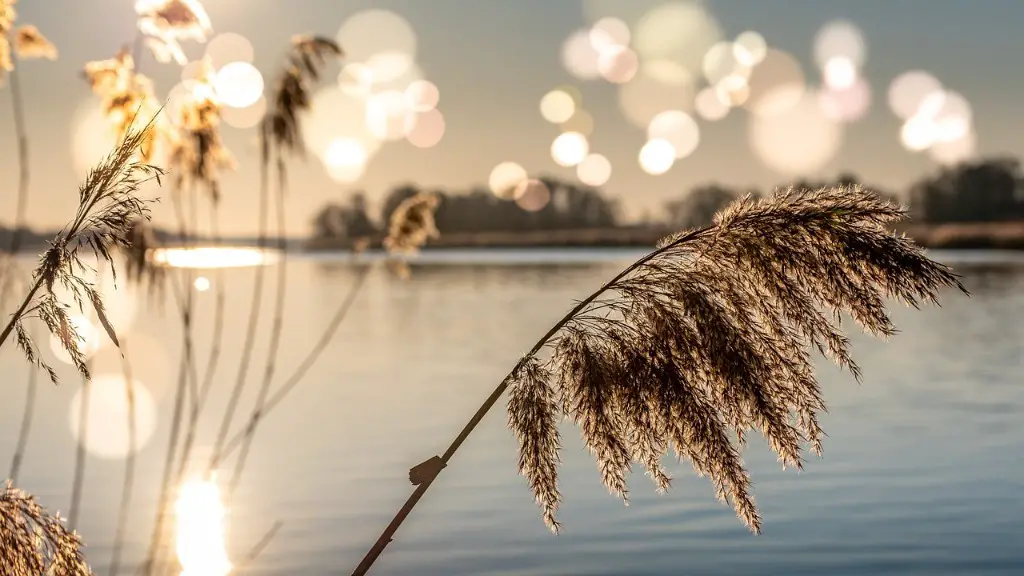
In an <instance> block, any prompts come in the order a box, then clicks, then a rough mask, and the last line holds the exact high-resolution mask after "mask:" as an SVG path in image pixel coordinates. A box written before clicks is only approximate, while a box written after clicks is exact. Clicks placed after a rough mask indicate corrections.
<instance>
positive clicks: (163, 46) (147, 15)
mask: <svg viewBox="0 0 1024 576" xmlns="http://www.w3.org/2000/svg"><path fill="white" fill-rule="evenodd" d="M135 13H136V14H137V15H138V17H139V18H138V27H139V32H141V33H142V34H144V35H145V36H146V44H147V46H149V48H150V50H152V52H153V55H154V56H155V57H156V59H157V61H158V62H162V63H165V64H166V63H168V62H171V61H172V60H173V61H175V62H177V63H178V64H179V65H181V66H184V65H185V64H187V63H188V58H187V57H186V56H185V53H184V52H183V51H182V49H181V44H180V41H181V40H196V41H198V42H205V41H206V38H207V36H208V35H209V34H210V32H212V31H213V30H212V27H211V26H210V17H209V16H207V14H206V10H205V9H204V8H203V6H202V4H200V3H199V2H198V1H197V0H138V2H136V3H135Z"/></svg>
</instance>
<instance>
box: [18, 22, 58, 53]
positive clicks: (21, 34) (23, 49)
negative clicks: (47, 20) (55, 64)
mask: <svg viewBox="0 0 1024 576" xmlns="http://www.w3.org/2000/svg"><path fill="white" fill-rule="evenodd" d="M14 49H15V50H16V51H17V53H18V58H24V59H26V60H29V59H33V58H46V59H47V60H56V59H57V47H56V46H54V45H53V43H51V42H50V41H49V40H47V39H46V37H45V36H43V34H42V33H41V32H40V31H39V29H38V28H36V27H35V26H32V25H31V24H26V25H25V26H21V27H19V28H18V29H17V30H16V31H15V33H14Z"/></svg>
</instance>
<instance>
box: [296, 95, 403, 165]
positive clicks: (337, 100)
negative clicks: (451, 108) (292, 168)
mask: <svg viewBox="0 0 1024 576" xmlns="http://www.w3.org/2000/svg"><path fill="white" fill-rule="evenodd" d="M403 100H404V98H403ZM300 121H301V122H302V126H303V129H302V138H303V142H304V143H305V145H306V149H308V150H309V151H310V152H311V153H313V154H314V155H316V156H317V157H318V158H320V159H321V160H322V159H323V158H324V153H325V152H326V151H327V148H328V146H330V145H331V144H332V143H333V142H334V140H335V139H337V138H339V137H345V138H350V139H354V140H356V141H357V142H359V144H360V145H361V146H362V148H363V150H365V151H366V154H367V156H368V157H370V156H372V155H373V154H375V153H376V152H377V150H379V149H380V146H381V141H380V140H379V139H378V138H377V137H375V136H374V134H373V133H372V132H370V128H369V126H368V125H367V121H366V102H365V101H364V100H362V99H361V98H359V97H358V96H352V95H349V94H346V93H345V92H344V90H343V89H342V88H341V87H339V86H327V87H324V88H321V89H320V90H318V91H316V92H315V93H313V96H312V97H311V98H310V107H309V110H305V111H302V112H301V115H300Z"/></svg>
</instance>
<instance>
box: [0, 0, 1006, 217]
mask: <svg viewBox="0 0 1024 576" xmlns="http://www.w3.org/2000/svg"><path fill="white" fill-rule="evenodd" d="M664 3H665V0H662V1H655V0H516V1H508V0H377V1H369V0H300V1H293V2H283V1H271V0H205V1H204V2H203V4H204V6H205V7H206V10H207V12H208V13H209V16H210V19H211V22H212V26H213V31H214V34H216V33H222V32H235V33H238V34H242V35H244V36H246V37H247V38H248V39H250V40H251V42H252V44H253V46H254V48H255V56H254V61H253V64H254V65H255V66H256V67H257V68H258V69H259V70H260V71H261V72H262V73H263V74H264V76H265V77H266V79H267V83H268V85H269V84H271V83H272V78H273V76H274V74H275V69H277V68H278V67H279V65H280V62H281V61H282V57H283V51H284V50H285V48H286V47H287V44H288V41H289V39H290V37H291V36H292V35H293V34H296V33H317V34H321V35H325V36H329V37H335V35H336V34H337V32H338V30H339V28H340V27H341V25H342V23H343V22H344V21H345V20H346V18H348V17H350V16H352V15H353V14H356V13H358V12H360V11H361V10H366V9H370V8H373V9H385V10H391V11H393V12H395V13H397V14H399V15H401V16H402V17H404V18H405V19H406V20H407V21H408V22H409V24H410V25H411V26H412V28H413V30H414V31H415V34H416V39H417V53H416V62H417V64H418V66H419V68H420V69H421V70H422V71H423V74H424V77H425V78H426V79H428V80H430V81H431V82H433V83H434V84H436V85H437V86H438V88H439V89H440V94H441V98H440V101H439V103H438V106H437V109H438V110H439V111H440V112H441V113H443V115H444V118H445V121H446V130H445V133H444V137H443V138H442V140H441V141H440V143H439V144H438V145H437V146H435V147H432V148H427V149H421V148H416V147H414V146H412V145H410V144H409V143H407V142H404V141H399V142H392V143H387V144H385V145H384V146H383V147H382V148H381V149H380V150H379V151H378V152H377V153H376V154H375V155H374V156H373V157H372V159H371V160H370V162H369V164H368V165H367V168H366V171H365V173H364V174H363V176H362V177H361V178H360V179H359V180H358V181H356V182H354V183H338V182H334V181H332V180H331V179H330V178H329V177H328V175H327V172H326V171H325V169H324V168H323V165H322V163H321V162H320V161H319V160H317V158H315V157H310V158H308V159H307V160H306V161H305V163H304V164H303V163H301V162H300V161H295V162H294V163H293V166H292V168H291V170H290V172H291V181H290V182H291V186H290V190H289V199H288V227H289V232H290V234H291V235H303V234H306V233H308V232H309V230H310V221H311V218H312V217H313V215H314V213H315V212H316V210H317V209H319V208H320V207H321V206H322V205H323V204H324V203H325V202H328V201H340V200H343V199H344V198H345V197H346V195H347V194H349V193H351V192H352V191H357V190H361V191H365V192H366V194H367V196H368V197H369V199H370V200H371V202H376V201H378V200H379V199H380V198H382V197H383V196H384V194H386V192H387V191H388V190H389V189H390V188H391V187H393V186H396V185H399V184H403V183H410V182H411V183H417V184H419V185H422V186H428V187H443V188H446V189H455V190H465V189H468V188H470V187H472V186H486V184H487V182H488V178H489V175H490V172H491V170H492V169H493V168H494V167H495V166H496V165H497V164H499V163H502V162H506V161H514V162H517V163H518V164H520V165H522V166H523V167H524V168H526V169H527V171H528V172H529V173H530V174H531V175H542V174H547V175H554V176H559V177H563V178H565V179H568V180H572V179H575V177H576V172H575V170H574V169H572V168H565V167H561V166H559V165H557V164H556V163H555V162H554V161H553V160H552V157H551V153H550V148H551V143H552V140H553V139H554V138H555V137H556V136H558V134H559V129H558V127H557V126H554V125H552V124H549V123H548V122H546V121H545V120H544V118H543V117H542V116H541V114H540V112H539V101H540V99H541V97H542V96H543V95H544V94H545V93H547V92H548V91H550V90H552V89H554V88H556V87H558V86H561V85H566V84H568V85H572V86H575V87H577V88H578V89H579V90H580V91H581V93H582V95H583V105H584V107H585V108H586V109H587V110H588V111H589V112H590V114H591V115H592V116H593V119H594V130H593V134H592V136H591V137H590V148H591V150H592V151H595V152H600V153H602V154H604V155H605V156H607V158H608V159H609V160H610V161H611V164H612V175H611V178H610V180H609V181H608V183H607V184H606V185H604V186H602V189H603V190H604V191H605V192H606V193H607V194H609V195H611V196H614V197H616V198H618V199H620V201H621V203H622V205H623V207H624V208H625V209H626V211H627V215H628V216H640V215H644V214H652V215H657V214H658V212H659V210H660V207H661V206H662V204H663V203H664V202H665V201H667V200H669V199H672V198H679V197H681V196H682V195H683V194H685V192H686V191H687V190H689V189H690V188H692V187H693V186H696V185H700V184H706V183H712V182H717V183H722V184H726V185H730V186H737V187H744V188H747V187H758V188H762V189H764V188H768V187H771V186H774V185H777V184H780V183H784V182H787V181H791V180H792V179H793V177H794V175H792V174H788V173H784V172H783V171H778V170H775V169H773V168H772V167H771V166H769V165H768V164H767V163H766V162H764V161H763V160H762V159H761V158H760V157H759V156H758V154H756V153H755V151H754V150H753V149H752V145H751V138H750V137H749V135H748V130H749V129H750V123H751V121H752V120H751V115H749V114H747V113H745V112H742V111H741V110H737V111H734V112H736V113H730V115H729V116H728V117H727V118H725V119H724V120H721V121H719V122H713V123H712V122H704V121H702V120H699V121H698V123H699V124H700V130H701V132H700V143H699V146H698V147H697V149H696V150H695V151H694V152H693V154H691V155H690V156H688V157H686V158H683V159H680V160H679V161H677V162H676V163H675V165H674V166H673V167H672V169H671V170H669V171H668V172H667V173H665V174H661V175H658V176H652V175H649V174H647V173H645V172H644V171H643V170H642V169H641V167H640V165H639V162H638V160H637V154H638V152H639V150H640V149H641V147H642V146H643V145H644V143H645V141H646V139H647V135H646V133H645V130H643V129H642V128H639V127H637V126H634V125H632V124H630V123H629V122H628V121H627V119H626V117H625V115H624V114H623V112H622V111H621V109H620V107H619V104H618V97H617V90H618V89H619V88H618V87H617V86H616V85H613V84H610V83H608V82H604V81H602V80H598V81H582V80H577V79H575V78H574V77H573V76H572V75H571V74H570V73H569V72H567V71H566V69H565V67H564V66H563V65H562V61H561V58H560V54H561V50H562V45H563V42H565V40H566V38H567V37H568V36H569V35H570V34H572V33H573V32H575V31H576V30H579V29H581V28H584V27H586V26H588V25H589V24H591V23H592V21H593V18H591V17H590V15H591V14H595V12H594V10H595V9H600V10H602V11H603V12H601V13H603V14H612V15H615V16H618V17H620V18H622V19H623V20H624V21H626V22H627V23H630V24H634V23H636V22H637V18H638V16H639V15H640V14H642V13H643V12H644V11H645V10H647V9H650V8H654V7H656V6H658V5H660V4H664ZM133 4H134V2H133V0H20V2H19V3H18V4H17V8H18V12H19V23H31V24H35V25H36V26H38V27H39V29H40V30H41V31H42V32H43V33H44V34H45V35H46V36H47V37H48V38H49V39H50V40H51V41H53V42H54V43H55V44H56V45H57V47H58V49H59V50H60V58H59V59H58V60H57V61H54V62H50V61H45V60H36V61H29V62H22V63H21V65H20V68H19V70H20V71H21V72H20V73H21V76H20V78H21V83H22V87H23V90H24V91H25V94H26V116H27V124H28V129H29V132H30V136H31V152H30V154H31V157H30V158H31V160H30V165H31V170H32V182H31V200H30V205H29V208H28V218H29V221H30V223H31V225H32V226H33V227H37V228H49V227H56V226H59V225H61V224H62V223H64V222H65V221H67V220H68V219H69V217H70V216H71V215H72V214H73V212H74V209H75V206H76V197H77V187H78V184H79V181H80V179H81V176H82V174H81V173H80V172H81V171H80V170H77V169H76V167H75V165H74V164H75V163H74V162H73V160H72V158H73V155H72V154H73V153H72V148H73V141H74V138H75V133H76V123H77V122H78V120H77V118H79V117H80V112H81V110H83V106H89V105H91V104H90V102H95V100H93V99H92V96H91V95H90V91H89V88H88V86H87V84H86V83H85V82H84V81H83V80H82V79H81V76H80V70H81V68H82V66H83V64H84V63H85V62H86V61H89V60H99V59H105V58H109V57H111V56H112V55H113V54H114V53H115V52H116V51H117V49H118V48H119V47H120V46H122V45H125V44H127V43H129V42H131V39H132V38H133V36H134V34H135V14H134V11H133ZM704 4H705V7H706V8H707V10H708V11H709V12H710V13H711V14H712V15H713V16H714V18H715V19H716V20H717V21H718V23H719V25H720V27H721V29H722V31H723V33H724V39H726V40H729V39H732V38H734V37H735V36H736V35H737V34H739V33H740V32H743V31H745V30H756V31H757V32H759V33H760V34H761V35H763V36H764V38H765V39H766V40H767V42H768V44H769V46H770V47H772V48H775V49H779V50H783V51H785V52H788V53H789V54H791V55H793V56H794V57H796V59H798V60H799V61H800V63H801V65H802V69H803V71H804V73H805V74H806V77H807V81H808V83H809V84H812V85H814V84H820V81H821V73H820V72H819V69H818V66H817V64H816V63H815V60H814V56H813V52H814V38H815V35H816V34H817V32H818V31H819V29H820V28H821V27H822V26H823V25H825V24H826V23H828V22H830V21H833V20H836V19H844V20H847V21H849V22H852V23H853V24H855V25H856V26H857V27H858V28H859V29H860V30H861V32H862V34H863V37H864V40H865V43H866V47H867V53H866V56H867V57H866V61H865V63H864V65H863V67H862V72H861V73H862V75H863V78H864V79H865V80H866V81H867V82H868V84H869V85H870V86H871V90H872V98H871V107H870V110H869V112H868V114H867V115H866V116H865V117H864V118H863V119H861V120H860V121H858V122H856V123H852V124H848V125H845V126H844V127H843V128H842V131H843V132H842V141H841V144H840V147H839V148H838V150H837V152H836V153H835V155H834V156H833V157H832V158H831V159H830V160H829V161H828V162H826V163H824V164H823V165H821V166H818V167H815V168H814V169H813V170H811V171H810V172H809V173H806V174H802V175H804V176H808V177H824V178H828V177H833V176H835V175H836V174H838V173H839V172H844V171H851V172H854V173H856V174H858V175H860V176H861V177H862V179H864V180H865V181H867V182H870V183H873V184H876V185H879V186H882V187H886V188H889V189H892V190H893V191H900V190H902V189H904V188H905V187H907V186H908V185H909V184H911V183H912V182H913V181H915V180H916V179H918V178H921V177H922V176H925V175H927V174H929V173H932V172H934V171H936V170H937V169H938V168H939V165H938V164H936V162H935V161H934V160H932V159H930V158H929V156H928V155H927V154H922V153H913V152H909V151H907V150H906V149H905V148H904V147H903V146H902V145H901V144H900V139H899V133H900V126H901V123H902V121H901V120H900V119H899V118H898V117H897V116H896V115H895V114H894V113H893V112H892V111H891V110H890V109H889V106H888V105H887V100H886V94H887V91H888V88H889V84H890V82H891V81H892V80H893V79H894V78H895V77H897V76H898V75H900V74H901V73H903V72H905V71H908V70H914V69H921V70H925V71H928V72H930V73H931V74H933V75H935V76H936V77H937V78H938V79H939V80H941V82H942V84H943V85H944V86H945V87H946V88H947V89H950V90H955V91H956V92H959V93H960V94H962V95H963V96H964V97H965V98H966V100H967V101H968V102H969V103H970V105H971V107H972V109H973V127H974V131H975V133H976V135H977V154H978V155H980V156H993V155H1012V156H1018V157H1019V156H1021V155H1022V154H1024V140H1022V139H1021V138H1020V136H1019V126H1020V125H1021V121H1022V120H1024V109H1022V104H1021V103H1022V101H1024V100H1022V99H1021V97H1020V95H1021V91H1022V89H1024V76H1021V75H1020V74H1019V69H1020V68H1019V66H1020V65H1019V55H1020V54H1022V53H1024V36H1022V35H1021V34H1020V33H1019V29H1018V23H1020V22H1024V2H1020V1H1019V0H985V1H983V2H967V1H965V0H860V1H858V2H850V1H844V0H756V1H755V0H707V1H706V2H705V3H704ZM183 46H184V48H185V51H186V53H187V54H188V55H189V56H190V58H199V57H201V56H202V54H203V52H204V49H205V47H204V46H203V45H201V44H198V43H195V42H183ZM342 48H345V46H342ZM140 68H141V70H140V71H141V72H142V73H145V74H147V75H150V76H152V77H153V78H154V80H155V82H156V86H157V91H158V94H160V95H163V96H165V95H166V94H167V92H168V90H170V89H171V87H172V86H174V84H175V83H176V82H177V81H178V79H179V77H180V71H181V70H180V67H178V66H177V65H175V64H160V63H157V62H156V61H155V60H154V59H153V58H152V57H147V58H144V59H143V61H142V62H141V63H140ZM339 68H340V67H338V66H335V67H334V68H333V69H331V70H330V71H329V72H328V74H327V80H326V81H325V85H326V84H330V83H331V82H333V79H334V78H335V77H336V76H337V74H338V70H339ZM10 110H11V101H10V93H9V90H8V89H7V88H6V87H4V88H0V174H3V175H9V177H7V178H3V179H2V182H0V222H3V223H4V224H10V222H11V220H12V219H13V206H14V201H15V199H14V197H15V186H16V185H15V180H14V175H15V174H16V173H17V161H16V155H15V136H14V131H13V124H12V122H11V120H10V119H11V118H12V116H11V114H10ZM777 128H778V127H777ZM783 128H785V127H783ZM224 130H225V132H224V137H225V140H226V143H227V145H228V146H229V148H231V149H232V151H233V153H234V154H235V155H236V157H237V158H238V162H239V166H238V169H237V170H236V171H235V172H233V173H229V174H226V175H225V176H224V177H223V178H222V187H223V200H222V203H221V214H222V216H221V219H220V226H221V229H222V231H223V232H224V233H226V234H249V233H252V232H253V231H254V230H255V226H256V224H255V223H256V211H257V208H256V206H257V189H258V188H257V182H258V181H257V176H256V175H257V172H258V171H257V170H256V167H257V163H256V160H257V158H256V152H257V150H256V147H255V145H254V133H253V131H252V130H248V131H246V130H238V129H234V128H231V127H225V129H224ZM791 138H792V141H791V142H783V143H782V145H783V146H788V145H789V144H792V145H793V146H799V145H800V144H801V143H800V142H798V141H797V140H798V139H799V133H798V131H797V130H796V128H794V132H793V135H792V137H791ZM152 193H153V194H156V195H158V196H161V197H164V198H167V197H168V196H169V195H170V189H169V188H165V189H163V190H160V191H152ZM154 220H155V221H156V222H157V223H158V224H165V225H169V224H171V223H172V222H173V214H172V211H171V209H170V205H169V203H168V202H166V201H165V202H163V203H162V204H160V205H158V206H157V207H156V208H155V210H154Z"/></svg>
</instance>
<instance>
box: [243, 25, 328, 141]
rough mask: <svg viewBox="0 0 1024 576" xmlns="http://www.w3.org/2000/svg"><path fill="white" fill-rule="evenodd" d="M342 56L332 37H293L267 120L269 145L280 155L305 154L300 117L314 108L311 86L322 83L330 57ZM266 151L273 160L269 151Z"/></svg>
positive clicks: (264, 125)
mask: <svg viewBox="0 0 1024 576" xmlns="http://www.w3.org/2000/svg"><path fill="white" fill-rule="evenodd" d="M342 55H343V54H342V51H341V48H340V47H339V46H338V44H337V43H336V42H334V41H333V40H331V39H329V38H324V37H322V36H315V35H312V34H302V35H296V36H293V37H292V40H291V46H290V49H289V52H288V61H287V64H286V65H285V67H284V70H282V72H281V74H280V76H279V77H278V80H277V84H276V88H275V90H274V94H273V96H272V97H271V103H272V106H271V109H270V112H269V113H268V114H267V116H266V117H265V118H264V120H263V127H262V130H263V132H262V134H263V138H264V142H265V145H266V146H268V147H269V146H274V147H275V148H277V150H278V152H279V153H280V152H282V151H285V150H287V151H289V152H291V153H294V154H301V153H302V152H303V146H302V137H301V126H300V121H299V118H300V113H301V112H302V111H304V110H308V109H309V106H310V96H309V83H310V82H315V81H317V80H319V78H320V72H321V69H322V68H323V67H324V66H325V65H326V64H327V59H328V58H329V57H340V56H342ZM265 152H266V154H265V156H267V157H269V150H268V151H265Z"/></svg>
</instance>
